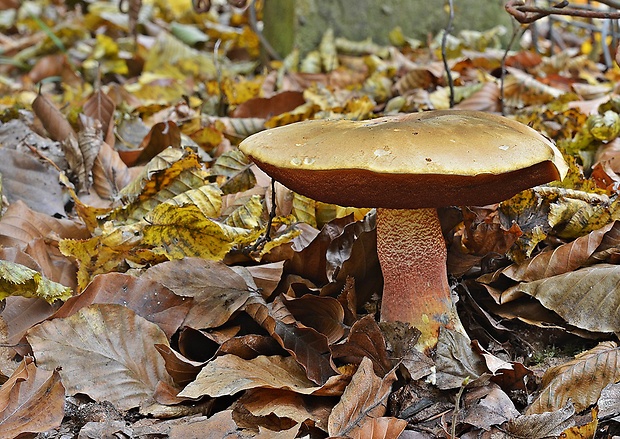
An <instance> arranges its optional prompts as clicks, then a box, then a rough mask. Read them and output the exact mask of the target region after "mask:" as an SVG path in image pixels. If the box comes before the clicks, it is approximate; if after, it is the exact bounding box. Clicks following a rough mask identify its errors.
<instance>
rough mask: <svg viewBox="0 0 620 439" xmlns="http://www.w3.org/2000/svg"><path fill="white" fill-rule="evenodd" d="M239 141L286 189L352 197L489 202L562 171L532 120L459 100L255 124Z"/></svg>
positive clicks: (407, 202)
mask: <svg viewBox="0 0 620 439" xmlns="http://www.w3.org/2000/svg"><path fill="white" fill-rule="evenodd" d="M239 147H240V149H241V150H242V151H243V152H244V153H245V154H246V155H248V156H249V157H250V158H251V159H252V160H253V161H254V162H255V163H256V164H257V165H258V166H259V167H260V168H261V169H263V170H264V171H265V172H266V173H267V174H269V175H270V176H272V177H273V178H275V179H276V180H278V181H280V182H281V183H283V184H284V185H285V186H287V187H289V188H290V189H292V190H294V191H296V192H299V193H300V194H303V195H306V196H308V197H311V198H313V199H316V200H320V201H325V202H328V203H334V204H339V205H343V206H355V207H385V208H391V209H411V208H420V207H441V206H448V205H454V204H457V205H483V204H490V203H494V202H499V201H502V200H505V199H507V198H510V197H511V196H512V195H514V194H516V193H517V192H520V191H521V190H524V189H527V188H530V187H533V186H537V185H540V184H543V183H547V182H549V181H552V180H557V179H561V178H563V177H564V175H565V174H566V171H567V165H566V163H565V162H564V159H563V158H562V155H561V153H560V152H559V151H558V150H557V148H556V147H555V146H554V145H553V144H552V143H551V142H550V141H549V140H548V139H546V138H545V137H543V136H542V135H541V134H539V133H538V132H536V131H535V130H533V129H531V128H530V127H528V126H526V125H523V124H521V123H519V122H516V121H514V120H511V119H508V118H505V117H501V116H496V115H493V114H489V113H483V112H477V111H464V110H442V111H428V112H422V113H415V114H405V115H396V116H387V117H382V118H378V119H373V120H368V121H350V120H337V121H333V120H311V121H305V122H299V123H295V124H291V125H287V126H283V127H279V128H273V129H270V130H267V131H263V132H260V133H257V134H254V135H252V136H250V137H248V138H247V139H245V140H244V141H243V142H241V145H240V146H239Z"/></svg>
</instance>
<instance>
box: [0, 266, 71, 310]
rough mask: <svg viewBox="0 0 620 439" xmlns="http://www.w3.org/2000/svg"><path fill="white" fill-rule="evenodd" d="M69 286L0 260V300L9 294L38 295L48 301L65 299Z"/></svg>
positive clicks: (69, 293)
mask: <svg viewBox="0 0 620 439" xmlns="http://www.w3.org/2000/svg"><path fill="white" fill-rule="evenodd" d="M71 295H72V292H71V288H69V287H65V286H64V285H61V284H59V283H56V282H52V281H51V280H49V279H47V278H45V277H43V275H42V274H41V273H39V272H38V271H35V270H32V269H30V268H28V267H25V266H23V265H21V264H17V263H15V262H10V261H2V260H0V300H4V299H6V298H7V297H9V296H23V297H38V298H41V299H44V300H46V301H47V302H49V303H54V302H55V301H56V300H67V299H69V298H70V297H71Z"/></svg>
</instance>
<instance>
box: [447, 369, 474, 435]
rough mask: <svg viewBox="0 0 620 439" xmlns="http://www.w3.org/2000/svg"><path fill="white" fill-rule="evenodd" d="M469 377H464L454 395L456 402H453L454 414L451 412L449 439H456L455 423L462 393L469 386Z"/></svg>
mask: <svg viewBox="0 0 620 439" xmlns="http://www.w3.org/2000/svg"><path fill="white" fill-rule="evenodd" d="M469 381H470V380H469V377H466V378H465V379H464V380H463V383H462V384H461V388H460V389H459V391H458V393H457V394H456V401H454V412H452V426H451V428H450V430H451V434H450V439H456V421H457V419H456V418H457V417H458V414H459V410H461V398H462V397H463V392H464V391H465V387H466V386H467V384H469Z"/></svg>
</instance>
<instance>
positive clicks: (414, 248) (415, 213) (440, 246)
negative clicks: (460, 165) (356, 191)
mask: <svg viewBox="0 0 620 439" xmlns="http://www.w3.org/2000/svg"><path fill="white" fill-rule="evenodd" d="M377 253H378V255H379V262H380V264H381V270H382V271H383V282H384V286H383V299H382V301H381V321H387V322H393V321H400V322H407V323H410V324H411V325H412V326H415V327H416V328H418V329H419V330H420V331H421V332H422V335H421V336H420V339H419V340H418V343H417V347H418V349H420V350H422V351H423V350H426V349H427V348H430V349H432V348H434V347H435V345H436V344H437V337H438V335H439V328H440V327H441V326H446V327H450V328H454V327H460V323H458V324H457V322H459V320H458V316H457V314H456V311H455V307H454V304H453V303H452V298H451V295H450V286H449V285H448V277H447V273H446V257H447V251H446V244H445V241H444V239H443V235H442V233H441V225H440V224H439V218H438V217H437V211H436V209H412V210H404V209H402V210H401V209H377Z"/></svg>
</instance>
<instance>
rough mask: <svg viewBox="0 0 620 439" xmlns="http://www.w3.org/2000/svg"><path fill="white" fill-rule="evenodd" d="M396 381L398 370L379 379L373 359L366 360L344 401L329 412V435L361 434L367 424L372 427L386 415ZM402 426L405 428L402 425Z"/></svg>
mask: <svg viewBox="0 0 620 439" xmlns="http://www.w3.org/2000/svg"><path fill="white" fill-rule="evenodd" d="M395 380H396V372H395V371H394V370H393V371H392V372H390V373H388V374H387V375H386V376H385V377H383V378H379V377H378V376H377V375H375V373H374V371H373V366H372V362H371V361H370V359H368V358H364V359H362V362H361V363H360V365H359V367H358V369H357V371H356V372H355V374H354V375H353V377H352V378H351V382H350V383H349V385H348V386H347V388H346V389H345V391H344V393H343V394H342V397H341V398H340V402H339V403H338V404H336V406H335V407H334V410H333V411H332V413H331V414H330V415H329V420H328V432H329V434H330V435H331V436H352V435H357V434H361V432H362V431H364V430H366V429H367V423H369V422H370V423H371V424H370V425H369V426H371V425H373V424H372V423H374V422H375V421H374V420H375V419H376V418H380V417H382V416H383V415H384V414H385V412H386V406H387V397H388V395H389V393H390V390H391V386H392V383H393V382H394V381H395ZM400 426H401V427H402V424H400ZM370 428H371V429H372V428H374V427H370ZM401 431H402V430H401ZM359 437H363V436H359Z"/></svg>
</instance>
